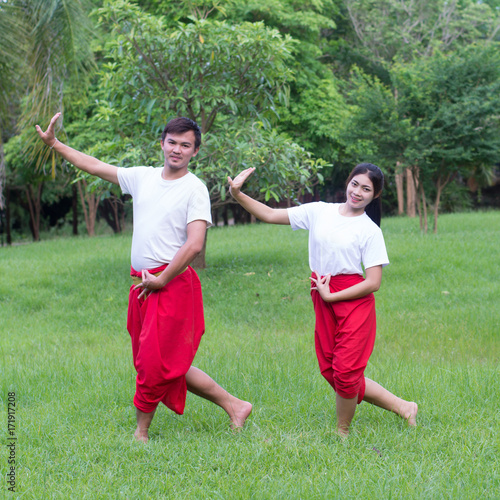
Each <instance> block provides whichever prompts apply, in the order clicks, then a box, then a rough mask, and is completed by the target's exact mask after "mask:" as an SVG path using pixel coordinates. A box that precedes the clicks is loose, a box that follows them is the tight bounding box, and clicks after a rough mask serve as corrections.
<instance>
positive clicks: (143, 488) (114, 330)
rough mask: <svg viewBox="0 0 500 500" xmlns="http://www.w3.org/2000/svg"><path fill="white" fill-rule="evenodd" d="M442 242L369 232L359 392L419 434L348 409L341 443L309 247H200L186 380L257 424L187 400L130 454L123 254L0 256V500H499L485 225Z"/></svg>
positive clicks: (271, 242) (119, 241)
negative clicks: (210, 387) (390, 402)
mask: <svg viewBox="0 0 500 500" xmlns="http://www.w3.org/2000/svg"><path fill="white" fill-rule="evenodd" d="M439 224H440V229H439V234H437V235H433V234H430V235H421V234H420V232H419V230H418V221H416V220H410V219H405V218H393V219H384V220H383V225H382V229H383V230H384V235H385V238H386V243H387V247H388V252H389V257H390V260H391V265H390V266H388V267H387V268H386V269H385V271H384V278H383V282H382V287H381V289H380V291H378V292H377V294H376V299H377V314H378V336H377V342H376V344H375V351H374V353H373V355H372V358H371V360H370V363H369V365H368V368H367V372H366V375H367V376H368V377H370V378H372V379H374V380H376V381H378V382H380V383H381V384H382V385H383V386H385V387H387V388H388V389H389V390H391V391H392V392H394V393H396V394H397V395H400V396H401V397H403V398H405V399H409V400H413V401H416V402H418V404H419V419H418V423H419V425H418V427H417V428H416V429H411V428H408V427H407V426H406V424H405V422H403V421H401V420H400V419H398V418H397V417H396V416H395V415H393V414H391V413H389V412H385V411H383V410H381V409H379V408H376V407H372V406H370V405H368V404H366V403H363V404H362V405H360V406H358V409H357V412H356V415H355V418H354V421H353V425H352V431H351V435H350V437H349V439H348V440H347V441H344V442H341V441H340V440H339V439H338V438H337V437H336V436H335V434H334V429H335V398H334V394H333V392H332V390H331V389H330V387H329V386H328V384H327V383H326V381H325V380H324V379H323V378H322V377H321V375H320V373H319V370H318V368H317V362H316V358H315V354H314V340H313V335H314V315H313V310H312V304H311V301H310V297H309V292H308V288H309V279H308V276H309V270H308V263H307V232H305V231H297V232H293V231H291V230H290V228H289V227H278V226H275V227H271V226H265V225H262V224H256V225H252V226H241V227H230V228H214V229H211V230H210V233H209V238H208V251H207V262H208V268H207V269H206V270H204V271H201V272H200V273H199V274H200V278H201V281H202V286H203V290H204V300H205V318H206V327H207V331H206V334H205V336H204V338H203V340H202V343H201V346H200V349H199V351H198V354H197V357H196V359H195V365H196V366H198V367H199V368H201V369H203V370H205V371H206V372H207V373H208V374H210V375H211V376H212V377H213V378H214V379H215V380H216V381H218V382H219V383H220V384H221V385H223V386H224V387H225V388H226V389H228V390H229V391H230V392H231V393H233V394H235V395H237V396H238V397H240V398H243V399H247V400H249V401H251V402H252V403H253V404H254V411H253V413H252V416H251V417H250V419H249V421H248V422H247V425H246V427H245V429H244V430H243V431H242V432H240V433H236V434H235V433H233V432H231V431H230V430H229V428H228V419H227V416H226V414H225V413H224V412H223V411H222V410H221V409H220V408H218V407H216V406H214V405H212V404H211V403H208V402H206V401H204V400H201V399H200V398H197V397H196V396H193V395H190V394H188V401H187V405H186V411H185V414H184V415H183V416H177V415H175V414H173V413H172V412H170V411H168V410H167V409H166V408H165V407H160V408H159V409H158V411H157V413H156V416H155V419H154V421H153V425H152V427H151V430H150V437H151V439H150V442H149V443H148V444H146V445H141V444H138V443H136V442H134V440H133V438H132V433H133V431H134V429H135V411H134V408H133V406H132V397H133V393H134V387H135V372H134V368H133V365H132V359H131V349H130V340H129V337H128V334H127V332H126V329H125V322H126V307H127V291H128V286H129V283H130V281H129V276H128V271H129V252H130V234H127V235H120V236H105V237H97V238H93V239H90V238H85V237H81V238H62V239H55V240H50V241H43V242H41V243H38V244H30V245H22V246H17V247H12V248H0V270H1V275H2V280H1V282H0V335H1V344H0V387H1V391H0V399H1V401H2V415H3V416H2V419H1V420H2V422H3V426H4V428H3V431H2V434H1V436H2V439H1V442H2V445H3V446H2V448H3V450H4V451H3V452H2V454H1V456H0V470H1V474H2V485H1V489H0V498H3V497H5V498H11V497H12V498H35V499H45V498H61V499H67V498H75V499H87V498H88V499H94V498H119V499H122V498H123V499H135V498H137V499H139V498H140V499H149V498H152V499H153V498H172V499H178V498H189V499H204V498H207V499H240V498H241V499H247V498H255V499H287V500H288V499H336V498H339V499H354V498H356V499H357V498H367V499H372V498H380V499H389V498H398V499H399V498H431V499H434V498H436V499H441V498H449V499H456V498H464V499H471V498H488V499H498V498H500V458H499V457H500V411H499V408H500V406H499V400H500V387H499V383H498V381H499V375H500V368H499V359H500V342H499V337H500V335H499V333H500V212H498V211H492V212H485V213H467V214H453V215H443V216H441V217H440V221H439ZM13 393H15V396H13ZM9 394H10V395H11V400H12V398H14V397H15V402H16V406H15V414H14V418H15V420H13V419H12V418H11V424H12V425H11V428H10V429H11V431H13V432H14V436H15V438H16V440H15V446H14V447H12V446H11V447H10V448H9V447H8V445H10V444H11V443H13V442H14V441H13V440H12V436H9V435H8V430H9V429H8V402H9ZM11 414H12V411H11ZM12 451H13V452H14V455H12ZM11 457H14V458H15V474H16V477H15V482H16V488H15V490H16V492H15V493H11V492H9V491H8V489H7V488H8V486H9V483H8V482H7V479H8V476H7V473H8V472H9V471H10V465H9V464H8V459H9V458H11ZM11 477H12V476H11Z"/></svg>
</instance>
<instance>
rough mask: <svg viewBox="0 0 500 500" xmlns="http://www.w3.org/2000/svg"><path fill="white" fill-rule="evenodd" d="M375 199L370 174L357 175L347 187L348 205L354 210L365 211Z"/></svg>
mask: <svg viewBox="0 0 500 500" xmlns="http://www.w3.org/2000/svg"><path fill="white" fill-rule="evenodd" d="M373 198H375V192H374V190H373V183H372V181H371V180H370V177H368V174H358V175H355V176H354V177H353V178H352V179H351V180H350V182H349V184H348V185H347V189H346V203H347V204H348V205H349V207H350V208H351V209H352V210H363V211H364V209H365V207H366V206H367V205H368V204H369V203H370V202H371V201H372V200H373Z"/></svg>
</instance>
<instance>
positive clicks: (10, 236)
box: [5, 187, 12, 245]
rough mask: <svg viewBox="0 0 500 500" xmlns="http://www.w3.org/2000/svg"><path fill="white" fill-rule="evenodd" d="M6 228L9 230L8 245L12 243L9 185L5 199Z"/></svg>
mask: <svg viewBox="0 0 500 500" xmlns="http://www.w3.org/2000/svg"><path fill="white" fill-rule="evenodd" d="M5 229H6V231H7V245H12V232H11V228H10V189H9V188H8V187H7V196H6V199H5Z"/></svg>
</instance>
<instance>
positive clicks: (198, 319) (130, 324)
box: [127, 266, 205, 415]
mask: <svg viewBox="0 0 500 500" xmlns="http://www.w3.org/2000/svg"><path fill="white" fill-rule="evenodd" d="M165 267H166V266H162V267H159V268H157V269H151V270H150V272H151V273H157V272H159V271H162V270H163V269H165ZM130 274H131V276H138V277H139V278H140V277H141V273H140V272H137V271H136V270H135V269H133V268H131V272H130ZM140 293H141V289H137V290H134V285H132V286H131V287H130V293H129V306H128V318H127V329H128V332H129V333H130V337H131V339H132V354H133V358H134V366H135V369H136V370H137V380H136V392H135V396H134V405H135V407H136V408H138V409H139V410H140V411H142V412H144V413H150V412H152V411H154V410H155V408H156V407H157V406H158V403H159V402H160V401H161V402H162V403H163V404H165V405H166V406H167V407H168V408H170V409H171V410H172V411H174V412H175V413H178V414H179V415H182V413H184V406H185V404H186V391H187V387H186V373H187V371H188V370H189V368H190V366H191V364H192V362H193V359H194V357H195V355H196V351H197V350H198V346H199V344H200V341H201V337H202V335H203V333H204V331H205V321H204V317H203V298H202V293H201V284H200V280H199V278H198V275H197V274H196V272H195V271H194V270H193V269H192V268H191V267H188V268H187V270H186V271H184V272H183V273H182V274H180V275H178V276H176V277H175V278H174V279H173V280H172V281H170V282H169V283H167V285H166V286H164V287H163V288H161V289H160V290H156V291H155V292H153V293H151V294H150V295H149V296H148V297H147V298H146V299H144V297H143V298H141V299H138V296H139V295H140Z"/></svg>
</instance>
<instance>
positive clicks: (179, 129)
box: [161, 116, 201, 149]
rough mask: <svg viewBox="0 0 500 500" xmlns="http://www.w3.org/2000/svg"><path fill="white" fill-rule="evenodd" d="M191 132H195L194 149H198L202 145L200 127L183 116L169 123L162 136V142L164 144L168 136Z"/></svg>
mask: <svg viewBox="0 0 500 500" xmlns="http://www.w3.org/2000/svg"><path fill="white" fill-rule="evenodd" d="M190 130H192V131H193V132H194V149H198V148H199V147H200V145H201V130H200V127H199V126H198V124H197V123H196V122H195V121H193V120H191V119H189V118H185V117H183V116H179V117H177V118H173V119H172V120H170V121H169V122H168V123H167V125H166V126H165V128H164V129H163V132H162V134H161V140H162V142H163V141H164V140H165V137H166V136H167V134H184V133H185V132H189V131H190Z"/></svg>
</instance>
